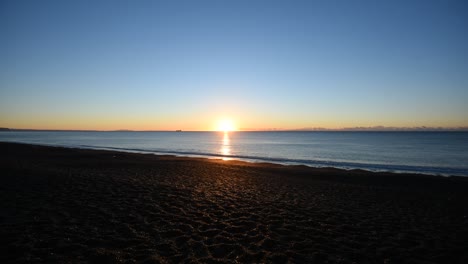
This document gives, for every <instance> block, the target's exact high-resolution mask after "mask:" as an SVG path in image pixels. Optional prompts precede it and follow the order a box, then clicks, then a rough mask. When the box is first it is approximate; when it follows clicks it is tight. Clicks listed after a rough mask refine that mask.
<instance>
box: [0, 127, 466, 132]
mask: <svg viewBox="0 0 468 264" xmlns="http://www.w3.org/2000/svg"><path fill="white" fill-rule="evenodd" d="M0 131H12V132H13V131H31V132H33V131H38V132H40V131H50V132H53V131H56V132H340V131H342V132H412V131H414V132H418V131H419V132H431V131H435V132H437V131H439V132H443V131H447V132H451V131H453V132H455V131H459V132H468V126H466V127H465V126H460V127H426V126H419V127H385V126H373V127H344V128H323V127H317V128H299V129H281V128H266V129H248V128H242V129H238V130H233V131H219V130H181V129H150V130H133V129H110V130H100V129H47V128H46V129H41V128H6V127H0Z"/></svg>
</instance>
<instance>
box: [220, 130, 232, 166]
mask: <svg viewBox="0 0 468 264" xmlns="http://www.w3.org/2000/svg"><path fill="white" fill-rule="evenodd" d="M221 154H222V155H223V160H231V158H228V157H226V156H230V155H231V145H230V139H229V133H228V132H224V136H223V140H222V145H221Z"/></svg>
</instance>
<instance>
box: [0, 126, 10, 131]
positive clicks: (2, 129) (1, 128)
mask: <svg viewBox="0 0 468 264" xmlns="http://www.w3.org/2000/svg"><path fill="white" fill-rule="evenodd" d="M0 131H10V129H9V128H6V127H0Z"/></svg>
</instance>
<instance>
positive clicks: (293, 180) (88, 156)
mask: <svg viewBox="0 0 468 264" xmlns="http://www.w3.org/2000/svg"><path fill="white" fill-rule="evenodd" d="M0 153H1V159H0V171H1V177H0V205H1V207H0V209H1V210H0V224H1V228H0V241H1V243H0V250H1V252H0V253H1V254H0V262H1V263H22V262H28V263H30V262H33V263H34V262H42V263H88V262H92V263H134V262H138V263H198V262H200V263H225V262H226V263H233V262H238V263H264V262H273V263H287V262H291V263H468V181H467V179H468V178H463V177H449V178H444V177H435V176H421V175H419V176H418V175H404V174H390V173H369V172H364V171H342V170H336V169H312V168H307V167H303V166H279V165H271V164H249V163H244V162H235V161H220V160H206V159H194V158H177V157H169V156H155V155H143V154H131V153H118V152H111V151H95V150H79V149H65V148H52V147H42V146H32V145H23V144H11V143H0Z"/></svg>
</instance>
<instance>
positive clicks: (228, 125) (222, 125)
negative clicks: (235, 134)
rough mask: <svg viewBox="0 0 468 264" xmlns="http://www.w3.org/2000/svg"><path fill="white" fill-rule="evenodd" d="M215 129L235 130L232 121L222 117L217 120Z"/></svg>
mask: <svg viewBox="0 0 468 264" xmlns="http://www.w3.org/2000/svg"><path fill="white" fill-rule="evenodd" d="M216 130H217V131H224V132H229V131H234V130H236V126H235V125H234V122H233V121H232V120H230V119H222V120H220V121H219V122H218V125H217V127H216Z"/></svg>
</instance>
